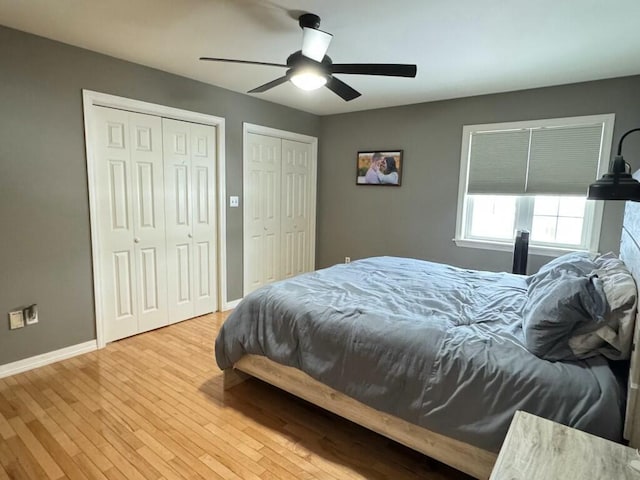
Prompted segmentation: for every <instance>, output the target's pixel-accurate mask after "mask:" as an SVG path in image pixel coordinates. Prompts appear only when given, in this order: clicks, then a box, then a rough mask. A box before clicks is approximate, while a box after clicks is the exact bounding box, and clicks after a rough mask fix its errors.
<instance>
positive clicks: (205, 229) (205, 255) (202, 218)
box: [162, 118, 217, 323]
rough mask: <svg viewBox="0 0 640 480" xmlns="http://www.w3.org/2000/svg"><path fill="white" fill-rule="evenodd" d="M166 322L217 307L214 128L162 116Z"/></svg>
mask: <svg viewBox="0 0 640 480" xmlns="http://www.w3.org/2000/svg"><path fill="white" fill-rule="evenodd" d="M162 132H163V143H164V147H163V152H164V188H165V199H166V202H165V209H166V242H167V285H168V293H169V296H168V302H169V305H168V307H169V323H175V322H178V321H181V320H185V319H187V318H191V317H195V316H198V315H203V314H205V313H209V312H212V311H215V310H217V295H216V292H217V285H216V270H217V267H216V258H217V255H216V218H215V214H216V209H215V208H214V207H215V185H216V179H215V165H216V158H215V155H216V145H215V138H216V136H215V128H214V127H211V126H206V125H199V124H194V123H188V122H182V121H177V120H170V119H166V118H163V119H162Z"/></svg>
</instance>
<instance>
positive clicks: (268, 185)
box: [244, 133, 282, 295]
mask: <svg viewBox="0 0 640 480" xmlns="http://www.w3.org/2000/svg"><path fill="white" fill-rule="evenodd" d="M281 143H282V141H281V140H280V139H279V138H275V137H269V136H266V135H258V134H254V133H247V137H246V145H247V151H246V152H245V172H244V179H245V182H244V205H245V209H244V215H245V220H244V225H245V229H246V231H245V234H244V239H245V242H244V249H245V255H244V259H245V262H246V265H245V267H244V294H245V295H247V294H249V293H250V292H252V291H254V290H255V289H257V288H259V287H261V286H262V285H265V284H267V283H270V282H273V281H275V280H278V279H279V278H280V275H281V273H280V262H281V257H280V202H281V198H280V196H281V194H280V180H281V168H282V167H281V163H282V162H281V155H282V145H281Z"/></svg>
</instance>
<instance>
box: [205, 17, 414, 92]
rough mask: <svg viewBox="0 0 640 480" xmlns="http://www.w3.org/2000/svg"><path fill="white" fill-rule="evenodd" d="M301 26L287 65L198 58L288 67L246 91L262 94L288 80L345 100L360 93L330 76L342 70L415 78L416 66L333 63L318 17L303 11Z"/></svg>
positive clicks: (220, 59) (329, 41) (328, 41)
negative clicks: (298, 43) (299, 42)
mask: <svg viewBox="0 0 640 480" xmlns="http://www.w3.org/2000/svg"><path fill="white" fill-rule="evenodd" d="M298 23H299V24H300V28H302V50H298V51H297V52H294V53H292V54H291V55H289V58H287V63H286V65H283V64H280V63H267V62H252V61H248V60H234V59H230V58H212V57H200V60H208V61H213V62H231V63H245V64H250V65H268V66H272V67H282V68H287V69H288V70H287V72H286V73H285V74H284V75H283V76H282V77H280V78H276V79H275V80H272V81H271V82H267V83H265V84H264V85H260V86H259V87H256V88H254V89H253V90H249V92H248V93H262V92H266V91H267V90H269V89H271V88H273V87H277V86H278V85H281V84H283V83H285V82H287V81H291V83H293V84H294V85H295V86H297V87H298V88H301V89H303V90H315V89H317V88H320V87H322V86H326V87H327V88H328V89H329V90H331V91H332V92H333V93H335V94H336V95H338V96H340V97H341V98H342V99H343V100H345V101H347V102H348V101H350V100H353V99H354V98H358V97H359V96H360V95H361V93H360V92H358V91H357V90H355V89H354V88H352V87H350V86H349V85H347V84H346V83H344V82H343V81H342V80H339V79H337V78H336V77H334V76H333V75H334V74H336V73H345V74H352V75H381V76H386V77H415V76H416V72H417V67H416V65H407V64H399V63H333V62H332V61H331V58H329V57H328V56H327V55H326V53H327V50H328V48H329V43H331V39H332V38H333V35H331V34H330V33H327V32H323V31H322V30H319V28H320V17H319V16H317V15H314V14H312V13H305V14H303V15H301V16H300V17H299V18H298Z"/></svg>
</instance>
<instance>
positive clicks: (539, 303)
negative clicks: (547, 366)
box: [522, 269, 609, 361]
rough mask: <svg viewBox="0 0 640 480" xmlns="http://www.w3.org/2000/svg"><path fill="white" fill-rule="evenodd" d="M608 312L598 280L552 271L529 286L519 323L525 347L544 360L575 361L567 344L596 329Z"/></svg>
mask: <svg viewBox="0 0 640 480" xmlns="http://www.w3.org/2000/svg"><path fill="white" fill-rule="evenodd" d="M608 308H609V306H608V304H607V299H606V296H605V294H604V290H603V287H602V283H601V282H600V280H599V279H598V277H596V276H583V275H578V274H576V273H575V272H574V271H567V270H558V269H556V270H554V272H550V273H549V274H548V275H546V276H545V277H544V278H539V279H538V280H537V281H536V282H535V283H534V284H532V285H530V286H529V291H528V299H527V302H526V304H525V307H524V311H523V323H522V329H523V334H524V342H525V346H526V348H527V350H529V351H530V352H531V353H533V354H534V355H537V356H538V357H540V358H544V359H546V360H551V361H557V360H575V359H577V357H576V355H575V354H574V352H573V351H572V349H571V347H570V346H569V340H570V339H571V338H572V337H573V336H575V335H580V334H584V333H588V332H592V331H595V330H597V329H598V328H600V327H601V326H602V325H603V324H604V322H605V320H604V316H605V314H606V313H607V311H608ZM587 356H588V355H587Z"/></svg>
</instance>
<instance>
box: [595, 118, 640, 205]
mask: <svg viewBox="0 0 640 480" xmlns="http://www.w3.org/2000/svg"><path fill="white" fill-rule="evenodd" d="M633 132H640V128H632V129H631V130H629V131H628V132H626V133H625V134H624V135H622V137H621V138H620V142H618V154H617V155H616V156H615V158H614V159H613V161H612V162H611V164H610V165H609V172H608V173H605V174H604V175H603V176H602V178H601V179H600V180H598V181H597V182H595V183H592V184H591V185H589V191H588V194H587V198H588V199H589V200H633V201H634V202H640V182H638V181H637V180H636V179H635V178H633V177H632V176H631V174H629V173H628V172H627V166H629V165H628V164H627V162H625V161H624V158H622V142H623V141H624V139H625V138H626V137H627V135H629V134H630V133H633Z"/></svg>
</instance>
